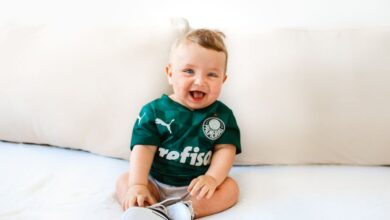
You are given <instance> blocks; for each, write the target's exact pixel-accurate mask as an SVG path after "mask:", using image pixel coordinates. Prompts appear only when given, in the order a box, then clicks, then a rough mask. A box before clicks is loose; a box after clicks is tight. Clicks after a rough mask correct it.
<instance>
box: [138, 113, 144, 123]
mask: <svg viewBox="0 0 390 220" xmlns="http://www.w3.org/2000/svg"><path fill="white" fill-rule="evenodd" d="M144 116H145V112H144V114H143V115H142V116H141V117H139V116H137V118H138V126H139V124H140V123H141V120H142V118H143V117H144Z"/></svg>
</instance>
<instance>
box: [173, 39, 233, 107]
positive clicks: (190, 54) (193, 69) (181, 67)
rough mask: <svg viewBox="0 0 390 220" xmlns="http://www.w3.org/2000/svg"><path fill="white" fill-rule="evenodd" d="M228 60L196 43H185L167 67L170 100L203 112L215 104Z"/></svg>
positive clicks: (221, 53) (174, 53)
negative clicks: (170, 86)
mask: <svg viewBox="0 0 390 220" xmlns="http://www.w3.org/2000/svg"><path fill="white" fill-rule="evenodd" d="M225 62H226V56H225V54H224V53H223V52H218V51H215V50H210V49H206V48H203V47H201V46H199V45H198V44H195V43H192V42H183V43H181V44H180V45H179V46H178V47H177V48H176V50H175V51H174V52H173V55H172V58H171V63H170V64H169V65H168V66H167V67H166V72H167V75H168V81H169V84H170V85H172V87H173V94H172V95H170V98H171V99H173V100H174V101H176V102H179V103H180V104H182V105H184V106H186V107H187V108H189V109H192V110H194V109H201V108H205V107H207V106H209V105H211V104H212V103H214V102H215V101H216V100H217V98H218V97H219V94H220V93H221V88H222V84H223V82H224V81H225V79H226V73H225Z"/></svg>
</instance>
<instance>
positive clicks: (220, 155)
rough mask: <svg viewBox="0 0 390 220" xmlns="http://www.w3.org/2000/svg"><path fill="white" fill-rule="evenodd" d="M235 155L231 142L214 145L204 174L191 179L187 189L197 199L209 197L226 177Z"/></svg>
mask: <svg viewBox="0 0 390 220" xmlns="http://www.w3.org/2000/svg"><path fill="white" fill-rule="evenodd" d="M235 157H236V147H235V146H234V145H231V144H219V145H217V146H215V150H214V153H213V156H212V158H211V164H210V167H209V169H208V170H207V172H206V174H205V175H202V176H199V177H198V178H195V179H193V180H192V182H191V184H190V186H189V187H188V191H189V192H191V195H192V196H195V195H197V199H202V198H203V197H204V196H206V198H207V199H210V198H211V197H212V196H213V194H214V192H215V190H216V188H217V187H218V186H219V185H220V184H221V183H222V182H223V181H224V180H225V179H226V177H227V176H228V174H229V171H230V169H231V167H232V166H233V162H234V159H235Z"/></svg>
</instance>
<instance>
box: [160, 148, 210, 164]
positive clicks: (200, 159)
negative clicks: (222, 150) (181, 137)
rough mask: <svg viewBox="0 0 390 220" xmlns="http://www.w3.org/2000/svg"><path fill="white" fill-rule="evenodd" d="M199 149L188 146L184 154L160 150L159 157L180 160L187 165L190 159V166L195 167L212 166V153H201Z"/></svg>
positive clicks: (164, 149)
mask: <svg viewBox="0 0 390 220" xmlns="http://www.w3.org/2000/svg"><path fill="white" fill-rule="evenodd" d="M199 150H200V149H199V147H191V146H187V147H185V148H184V149H183V152H181V153H180V152H178V151H175V150H171V151H169V149H166V148H162V147H160V148H158V151H159V154H158V155H159V156H160V157H162V158H165V159H167V160H177V159H179V158H180V161H179V162H180V163H183V164H184V163H186V162H187V158H190V161H189V164H190V165H193V166H197V167H199V166H207V165H209V164H210V160H211V155H212V151H208V152H207V153H206V152H201V153H199Z"/></svg>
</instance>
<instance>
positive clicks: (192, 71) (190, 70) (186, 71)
mask: <svg viewBox="0 0 390 220" xmlns="http://www.w3.org/2000/svg"><path fill="white" fill-rule="evenodd" d="M183 72H185V73H188V74H193V73H194V70H192V69H185V70H184V71H183Z"/></svg>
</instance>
